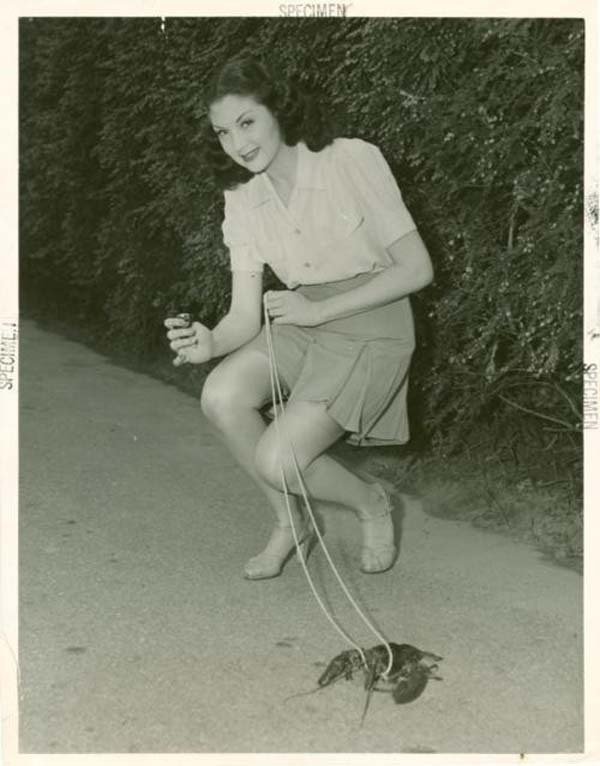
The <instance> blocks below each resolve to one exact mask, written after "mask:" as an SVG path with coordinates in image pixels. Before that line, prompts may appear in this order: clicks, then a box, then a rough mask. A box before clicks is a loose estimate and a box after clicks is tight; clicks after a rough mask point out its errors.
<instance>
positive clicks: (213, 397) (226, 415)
mask: <svg viewBox="0 0 600 766" xmlns="http://www.w3.org/2000/svg"><path fill="white" fill-rule="evenodd" d="M233 362H234V360H232V359H231V358H227V359H225V360H224V361H223V362H221V364H220V365H218V366H217V367H215V368H214V370H212V372H210V373H209V375H208V377H207V378H206V381H205V382H204V386H203V388H202V394H201V396H200V407H201V408H202V412H203V413H204V415H205V416H206V417H207V418H208V420H210V421H211V422H212V423H214V424H216V425H226V424H227V423H229V422H230V421H234V420H235V419H236V417H237V414H238V413H239V411H240V409H259V408H260V407H262V405H263V403H264V399H265V395H264V391H263V388H264V386H262V385H261V384H260V381H258V376H257V375H256V374H252V373H253V370H251V369H246V370H245V369H244V367H243V365H240V364H236V363H233Z"/></svg>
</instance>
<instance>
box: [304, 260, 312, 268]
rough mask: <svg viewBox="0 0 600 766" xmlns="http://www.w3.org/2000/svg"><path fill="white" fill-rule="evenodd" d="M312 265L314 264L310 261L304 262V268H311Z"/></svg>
mask: <svg viewBox="0 0 600 766" xmlns="http://www.w3.org/2000/svg"><path fill="white" fill-rule="evenodd" d="M311 266H312V264H311V262H310V261H306V262H305V263H304V268H306V269H310V267H311Z"/></svg>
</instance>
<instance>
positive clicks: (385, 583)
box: [19, 322, 583, 753]
mask: <svg viewBox="0 0 600 766" xmlns="http://www.w3.org/2000/svg"><path fill="white" fill-rule="evenodd" d="M21 332H22V334H21V374H20V375H21V399H20V404H21V437H20V461H21V463H20V475H21V481H20V486H21V489H20V656H19V661H20V667H21V680H22V688H21V705H20V725H21V750H22V751H24V752H45V753H60V752H65V753H77V752H82V753H91V752H115V753H119V752H130V753H134V752H164V753H168V752H201V753H206V752H357V753H360V752H372V753H377V752H398V753H400V752H417V753H427V752H448V753H451V752H481V753H491V752H497V753H505V752H530V753H531V752H536V753H542V752H577V751H579V750H581V749H582V748H583V709H582V705H583V699H582V696H583V691H582V689H583V683H582V632H583V628H582V580H581V578H580V577H579V575H577V574H576V573H574V572H572V571H569V570H565V569H560V568H557V567H555V566H553V565H551V564H549V563H547V562H544V561H543V560H542V559H541V557H540V555H539V554H538V553H536V552H535V551H533V550H532V549H530V548H528V547H526V546H524V545H519V544H516V543H515V542H513V541H511V540H508V539H506V538H504V537H501V536H497V535H494V534H490V533H486V532H482V531H480V530H476V529H473V528H471V527H470V526H468V525H467V524H464V523H457V522H453V521H445V520H440V519H435V518H431V517H427V516H425V515H424V514H423V513H422V511H421V509H420V507H419V505H418V503H417V501H415V500H411V499H410V498H404V508H403V509H400V511H399V514H398V519H399V520H400V517H402V543H401V555H400V558H399V561H398V563H397V565H396V566H395V567H394V568H393V569H392V570H391V571H390V572H387V573H385V574H382V575H377V576H367V575H363V574H361V573H360V572H359V570H358V554H359V549H360V530H359V528H358V524H357V522H356V521H355V519H354V517H353V516H352V515H351V514H350V513H347V512H344V511H343V510H341V509H328V510H327V512H326V514H325V523H326V539H327V541H328V542H329V544H330V548H331V551H332V554H333V555H334V557H335V559H336V561H337V562H338V563H339V567H340V569H341V571H342V574H343V575H344V577H345V579H346V581H347V583H348V585H349V586H350V587H351V589H352V590H353V592H354V593H355V594H356V596H357V598H358V600H359V602H360V603H361V604H362V605H363V607H364V608H366V609H367V611H368V613H369V614H370V615H371V616H372V617H373V618H374V619H375V620H376V621H377V623H378V624H379V626H380V628H381V629H382V630H383V631H384V633H385V634H386V636H387V637H388V638H389V639H390V640H393V641H396V642H399V643H403V642H408V643H414V644H415V645H416V646H419V647H421V648H423V649H429V650H431V651H433V652H435V653H437V654H441V655H442V656H443V657H444V661H443V662H442V663H441V671H440V672H441V675H442V676H443V679H444V680H443V681H441V682H431V683H430V684H429V686H428V687H427V689H426V690H425V692H424V694H423V695H422V696H421V697H420V698H419V699H418V700H417V701H415V702H413V703H411V704H409V705H405V706H396V705H394V704H393V702H392V700H391V699H390V697H389V696H388V695H382V694H381V695H374V697H373V700H372V702H371V706H370V710H369V713H368V716H367V718H366V721H365V723H364V725H363V727H362V728H360V727H359V720H360V715H361V712H362V708H363V705H364V691H363V689H362V686H361V682H360V680H359V679H356V680H355V681H353V682H342V683H339V684H337V685H336V686H334V687H331V688H328V689H325V690H323V691H321V692H319V693H317V694H313V695H311V696H306V697H300V698H297V699H292V700H289V701H286V698H287V697H289V696H290V695H292V694H295V693H296V692H299V691H304V690H308V689H311V688H313V687H314V686H315V684H316V679H317V678H318V676H319V674H320V672H321V668H322V663H326V662H328V661H329V660H330V659H331V658H332V657H333V656H334V655H335V654H337V653H338V652H340V651H341V650H343V649H346V648H348V647H347V646H345V645H344V644H343V643H342V640H341V638H340V637H339V636H338V635H337V634H336V633H335V632H333V630H332V628H331V626H330V625H329V623H328V622H327V621H326V620H325V618H324V617H323V615H322V613H321V612H320V610H319V608H318V606H317V604H316V603H315V601H314V599H313V597H312V595H311V593H310V591H309V589H308V586H307V584H306V582H305V580H304V575H303V572H302V570H301V568H300V567H299V566H298V564H297V563H296V562H295V561H294V562H291V563H290V564H289V565H288V566H287V567H286V569H285V570H284V573H283V576H281V577H279V578H276V579H273V580H267V581H262V582H249V581H246V580H244V579H243V578H242V570H243V565H244V563H245V561H246V559H247V558H248V557H249V556H251V555H254V554H255V553H256V552H258V551H259V550H260V549H261V548H262V546H263V544H264V542H265V540H266V539H267V537H268V534H269V530H270V518H269V515H268V513H267V512H266V509H265V507H264V503H263V501H262V498H261V496H260V494H259V493H258V491H257V490H256V489H255V488H254V486H253V485H252V483H251V482H250V480H249V479H248V478H247V477H246V476H245V474H244V473H243V472H242V471H241V469H239V468H238V467H237V466H236V465H235V463H234V462H233V459H232V458H231V457H230V456H229V454H228V453H227V451H226V450H225V449H224V447H222V446H221V444H220V443H219V442H218V441H217V439H216V437H215V436H213V434H212V433H211V432H210V430H209V428H208V426H207V424H206V422H205V421H204V419H203V417H202V414H201V412H200V409H199V406H198V401H197V400H196V399H193V398H190V397H189V396H187V395H185V394H183V393H181V392H179V391H178V390H176V389H175V388H173V387H171V386H167V385H165V384H163V383H161V382H158V381H156V380H153V379H151V378H148V377H146V376H144V375H140V374H136V373H133V372H131V371H128V370H126V369H122V368H119V367H116V366H114V365H112V364H111V363H110V362H109V361H108V360H106V359H105V358H104V357H102V356H100V355H98V354H96V353H94V352H92V351H90V350H89V349H87V348H85V347H84V346H81V345H79V344H76V343H73V342H70V341H67V340H65V339H63V338H61V337H59V336H56V335H53V334H50V333H47V332H45V331H42V330H41V329H39V328H38V327H37V326H36V325H35V324H33V323H31V322H23V324H22V330H21ZM311 570H312V572H313V573H314V575H315V577H316V580H317V582H318V583H319V584H320V587H321V589H322V591H323V593H324V594H325V596H326V598H327V600H328V602H329V604H330V605H332V606H333V607H334V609H335V613H336V615H337V616H338V617H339V618H340V619H341V620H342V622H343V623H344V624H345V625H346V627H347V628H348V630H349V631H350V632H351V633H352V634H353V635H355V636H356V637H357V639H358V640H359V641H360V642H361V643H362V644H363V645H365V646H371V645H373V644H374V643H377V641H376V640H375V639H374V638H373V637H372V636H371V635H369V634H368V633H367V631H366V629H365V628H364V626H362V623H360V622H359V621H358V619H357V618H356V617H355V616H353V615H352V613H351V611H350V609H349V608H347V606H346V605H345V603H344V600H343V597H342V594H341V592H340V591H339V589H338V588H337V587H336V586H335V585H334V582H333V580H332V578H331V576H330V575H329V574H328V572H327V569H326V562H325V559H324V556H323V555H322V553H321V552H320V551H317V552H316V554H315V555H314V557H313V559H312V560H311Z"/></svg>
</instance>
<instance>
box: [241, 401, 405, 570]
mask: <svg viewBox="0 0 600 766" xmlns="http://www.w3.org/2000/svg"><path fill="white" fill-rule="evenodd" d="M343 433H344V431H343V429H342V428H341V427H340V425H339V424H338V423H337V422H336V421H335V420H334V419H333V418H331V416H330V415H329V414H328V413H327V410H326V406H325V404H324V403H320V402H303V401H294V402H291V403H288V406H287V408H286V411H285V412H284V414H283V415H282V416H281V417H280V418H279V421H278V423H277V424H275V423H273V424H271V425H270V426H269V427H268V428H267V429H266V431H265V433H264V434H263V436H262V438H261V440H260V442H259V444H258V446H257V450H256V466H257V470H258V473H259V475H260V476H262V478H263V479H264V480H265V481H266V482H267V483H268V484H269V485H270V486H272V487H274V488H277V489H280V488H282V485H283V478H282V471H283V474H284V477H285V483H286V486H287V487H288V489H289V490H290V491H291V492H294V493H296V494H297V493H299V492H300V482H299V480H298V478H297V472H296V468H295V465H294V463H296V465H297V467H298V468H299V469H300V472H301V477H302V480H303V483H304V485H305V487H306V489H307V491H308V494H309V496H312V497H313V498H317V499H319V500H327V501H330V502H335V503H339V504H341V505H345V506H346V507H348V508H353V509H354V510H355V511H356V512H357V513H358V516H359V518H360V519H361V521H362V529H363V542H364V544H363V550H362V556H361V560H362V567H361V568H362V569H363V571H365V572H382V571H384V570H386V569H388V568H389V567H390V566H391V565H392V564H393V562H394V559H395V556H396V547H395V545H394V526H393V521H392V517H391V508H390V505H389V500H388V497H387V494H386V493H385V491H384V490H383V488H382V487H381V485H379V484H377V483H373V484H371V483H368V482H365V481H363V480H362V479H360V478H359V477H358V476H356V474H354V473H352V471H350V470H348V469H347V468H345V467H344V466H342V465H341V464H340V463H338V462H337V461H336V460H334V459H333V458H332V457H330V456H329V455H325V454H323V453H324V452H325V450H326V449H327V448H328V447H330V446H331V445H332V444H333V443H334V442H336V441H337V440H338V439H339V438H340V436H341V435H342V434H343ZM290 445H293V448H292V447H290ZM292 449H293V452H292ZM294 458H295V460H294Z"/></svg>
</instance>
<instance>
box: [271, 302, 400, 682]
mask: <svg viewBox="0 0 600 766" xmlns="http://www.w3.org/2000/svg"><path fill="white" fill-rule="evenodd" d="M263 309H264V317H265V337H266V341H267V350H268V353H269V375H270V379H271V398H272V401H273V420H274V423H275V431H276V434H277V439H278V442H279V451H280V454H282V453H283V440H282V435H281V428H280V424H279V414H280V412H281V414H283V410H284V406H283V394H282V391H281V383H280V380H279V374H278V372H277V360H276V358H275V349H274V346H273V337H272V333H271V324H270V317H269V312H268V309H267V302H266V296H265V298H264V300H263ZM287 446H288V447H289V450H290V454H291V457H292V464H293V466H294V471H295V474H296V479H297V481H298V485H299V487H300V493H301V495H302V499H303V500H304V505H305V506H306V510H307V512H308V516H309V518H310V520H311V523H312V526H313V529H314V530H315V534H316V536H317V539H318V540H319V544H320V545H321V548H322V549H323V553H324V554H325V558H326V559H327V562H328V563H329V566H330V568H331V571H332V572H333V574H334V575H335V578H336V579H337V581H338V583H339V584H340V587H341V588H342V590H343V592H344V594H345V595H346V598H347V599H348V600H349V602H350V604H351V605H352V606H353V608H354V610H355V611H356V612H357V614H358V615H359V617H360V618H361V619H362V621H363V622H364V623H365V625H366V626H367V627H368V628H369V629H370V630H371V631H372V632H373V633H374V635H375V636H376V637H377V638H378V639H379V641H380V642H381V643H382V644H384V645H385V648H386V649H387V652H388V657H389V659H388V664H387V667H386V669H385V672H384V673H383V674H382V675H383V678H386V677H387V676H388V674H389V672H390V671H391V669H392V664H393V662H394V656H393V654H392V649H391V647H390V645H389V643H388V641H386V639H385V638H384V636H383V635H382V634H381V633H380V632H379V631H378V630H377V628H376V627H375V626H374V625H373V623H372V622H371V621H370V620H369V618H368V617H367V616H366V615H365V614H364V613H363V611H362V610H361V608H360V607H359V605H358V604H357V603H356V600H355V599H354V598H353V596H352V594H351V593H350V591H349V590H348V588H347V586H346V583H345V582H344V580H343V579H342V576H341V575H340V573H339V571H338V568H337V567H336V565H335V564H334V562H333V559H332V558H331V555H330V553H329V550H328V549H327V546H326V544H325V541H324V540H323V536H322V534H321V531H320V530H319V525H318V524H317V521H316V519H315V516H314V512H313V510H312V507H311V505H310V502H309V499H308V493H307V491H306V486H305V484H304V479H303V478H302V472H301V470H300V466H299V465H298V460H297V458H296V453H295V451H294V446H293V444H292V442H291V440H290V439H288V440H287ZM279 467H280V472H281V483H282V487H283V495H284V498H285V504H286V508H287V512H288V516H289V519H290V525H291V528H292V535H293V537H294V543H295V545H296V553H297V556H298V558H299V560H300V563H301V565H302V569H303V570H304V574H305V575H306V579H307V581H308V584H309V586H310V589H311V590H312V593H313V595H314V597H315V599H316V601H317V603H318V604H319V606H320V607H321V609H322V611H323V613H324V614H325V616H326V617H327V619H328V620H329V622H330V623H331V624H332V625H333V627H334V628H335V630H337V632H338V633H339V634H340V635H341V636H342V637H343V638H344V639H345V640H346V641H348V643H349V644H351V646H353V647H354V648H355V649H356V650H357V651H358V653H359V654H360V657H361V660H362V662H363V664H364V666H365V668H366V669H367V670H368V669H369V668H368V664H367V659H366V656H365V653H364V651H363V649H362V648H361V647H360V646H359V645H358V644H357V643H356V642H355V641H354V640H353V639H352V637H351V636H350V635H349V634H348V633H347V632H346V631H345V630H344V629H343V628H342V627H341V626H340V625H339V624H338V623H337V621H336V620H335V618H334V617H333V616H332V615H331V614H330V613H329V611H328V609H327V607H326V606H325V604H324V602H323V600H322V598H321V597H320V595H319V593H318V591H317V589H316V587H315V584H314V581H313V579H312V576H311V574H310V572H309V571H308V566H307V565H306V561H305V559H304V554H303V552H302V548H301V546H300V540H299V539H298V533H297V531H296V527H295V525H294V518H293V514H292V509H291V506H290V500H289V490H288V485H287V480H286V476H285V471H284V470H283V461H280V465H279Z"/></svg>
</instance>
